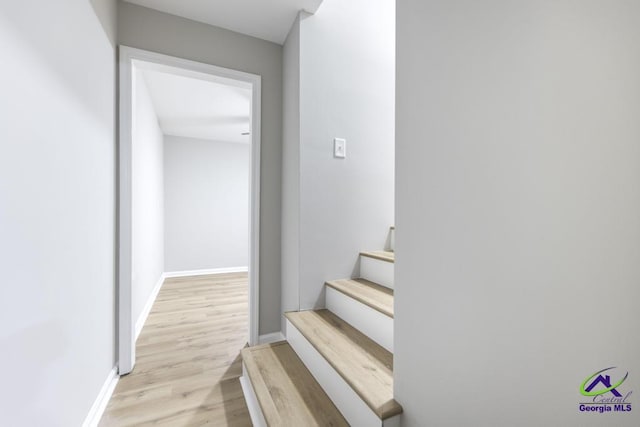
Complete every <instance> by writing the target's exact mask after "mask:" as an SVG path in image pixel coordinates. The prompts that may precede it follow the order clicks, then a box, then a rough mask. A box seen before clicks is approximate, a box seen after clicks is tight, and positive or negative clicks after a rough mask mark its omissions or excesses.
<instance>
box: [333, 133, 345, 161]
mask: <svg viewBox="0 0 640 427" xmlns="http://www.w3.org/2000/svg"><path fill="white" fill-rule="evenodd" d="M333 157H335V158H338V159H344V158H345V157H347V140H346V139H344V138H334V139H333Z"/></svg>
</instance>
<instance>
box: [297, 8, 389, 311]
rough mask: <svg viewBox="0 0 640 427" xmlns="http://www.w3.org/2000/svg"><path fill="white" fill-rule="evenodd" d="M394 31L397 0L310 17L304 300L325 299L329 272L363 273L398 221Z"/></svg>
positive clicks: (304, 27) (305, 38)
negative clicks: (337, 148)
mask: <svg viewBox="0 0 640 427" xmlns="http://www.w3.org/2000/svg"><path fill="white" fill-rule="evenodd" d="M394 40H395V3H394V1H393V0H352V1H341V0H325V1H324V2H323V3H322V6H321V7H320V8H319V9H318V11H317V12H316V14H315V15H311V16H307V17H303V19H302V20H301V22H300V237H299V240H300V253H299V256H300V280H299V282H300V297H299V299H300V308H302V309H308V308H312V307H318V306H320V307H321V306H323V305H324V292H323V290H324V282H325V280H327V279H335V278H343V277H351V276H355V275H358V267H359V266H358V253H359V252H360V251H361V250H373V249H383V248H384V244H385V241H386V237H387V233H388V230H389V226H391V225H393V222H394V206H393V203H394V184H393V182H394V126H395V121H394V102H395V98H394V97H395V70H394V68H395V60H394V57H395V43H394ZM336 137H338V138H346V140H347V158H346V159H336V158H334V157H333V139H334V138H336Z"/></svg>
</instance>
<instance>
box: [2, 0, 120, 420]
mask: <svg viewBox="0 0 640 427" xmlns="http://www.w3.org/2000/svg"><path fill="white" fill-rule="evenodd" d="M36 11H37V12H36ZM115 13H116V10H115V3H113V2H110V1H101V0H98V1H92V2H89V1H84V2H42V1H35V0H24V1H19V2H2V6H1V7H0V49H1V50H2V52H3V54H4V55H6V56H5V58H6V60H4V61H3V63H2V67H0V92H1V93H2V95H1V96H0V117H2V118H1V119H0V146H1V148H2V150H1V151H2V154H1V155H0V270H1V271H2V276H3V278H2V282H3V283H2V285H1V286H0V349H1V350H0V365H1V366H2V367H3V373H2V387H0V402H2V403H0V425H3V426H44V425H46V426H53V427H56V426H60V427H66V426H79V425H81V424H82V422H83V421H84V419H85V417H86V416H87V413H88V412H89V409H90V408H91V405H92V404H93V402H94V399H95V398H96V396H97V395H98V392H99V391H100V389H101V387H102V385H103V383H104V381H105V380H106V379H107V375H108V374H109V373H110V371H111V369H112V368H113V366H114V364H115V318H114V317H115V303H114V301H115V286H114V283H115V277H114V276H115V274H114V272H115V256H114V253H115V248H114V241H115V152H116V151H115V150H116V146H115V66H116V62H115V59H116V57H115V46H114V43H113V41H114V36H115V31H116V28H115Z"/></svg>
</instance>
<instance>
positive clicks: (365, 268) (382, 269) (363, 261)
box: [360, 255, 393, 289]
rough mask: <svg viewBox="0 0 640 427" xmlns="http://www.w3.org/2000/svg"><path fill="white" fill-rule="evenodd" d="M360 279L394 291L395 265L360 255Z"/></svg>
mask: <svg viewBox="0 0 640 427" xmlns="http://www.w3.org/2000/svg"><path fill="white" fill-rule="evenodd" d="M360 277H361V278H363V279H367V280H370V281H372V282H375V283H377V284H379V285H382V286H386V287H387V288H391V289H393V263H392V262H388V261H382V260H379V259H376V258H371V257H368V256H363V255H360Z"/></svg>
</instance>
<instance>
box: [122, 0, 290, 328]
mask: <svg viewBox="0 0 640 427" xmlns="http://www.w3.org/2000/svg"><path fill="white" fill-rule="evenodd" d="M118 42H119V43H121V44H123V45H127V46H131V47H137V48H140V49H146V50H150V51H154V52H159V53H164V54H167V55H173V56H178V57H181V58H186V59H191V60H194V61H200V62H204V63H207V64H213V65H218V66H221V67H227V68H232V69H235V70H240V71H246V72H249V73H253V74H258V75H260V76H262V121H261V123H262V135H261V137H262V140H261V150H262V153H261V172H260V180H261V187H260V196H261V203H260V216H261V218H260V321H259V323H260V325H259V329H260V334H267V333H271V332H276V331H280V317H281V316H280V213H281V201H280V199H281V196H280V195H281V165H282V46H280V45H277V44H275V43H270V42H267V41H264V40H260V39H256V38H253V37H249V36H245V35H242V34H238V33H234V32H232V31H228V30H224V29H222V28H217V27H213V26H210V25H206V24H202V23H198V22H195V21H190V20H188V19H184V18H179V17H176V16H172V15H168V14H166V13H162V12H158V11H155V10H151V9H147V8H143V7H140V6H135V5H132V4H128V3H123V2H120V3H119V4H118Z"/></svg>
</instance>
